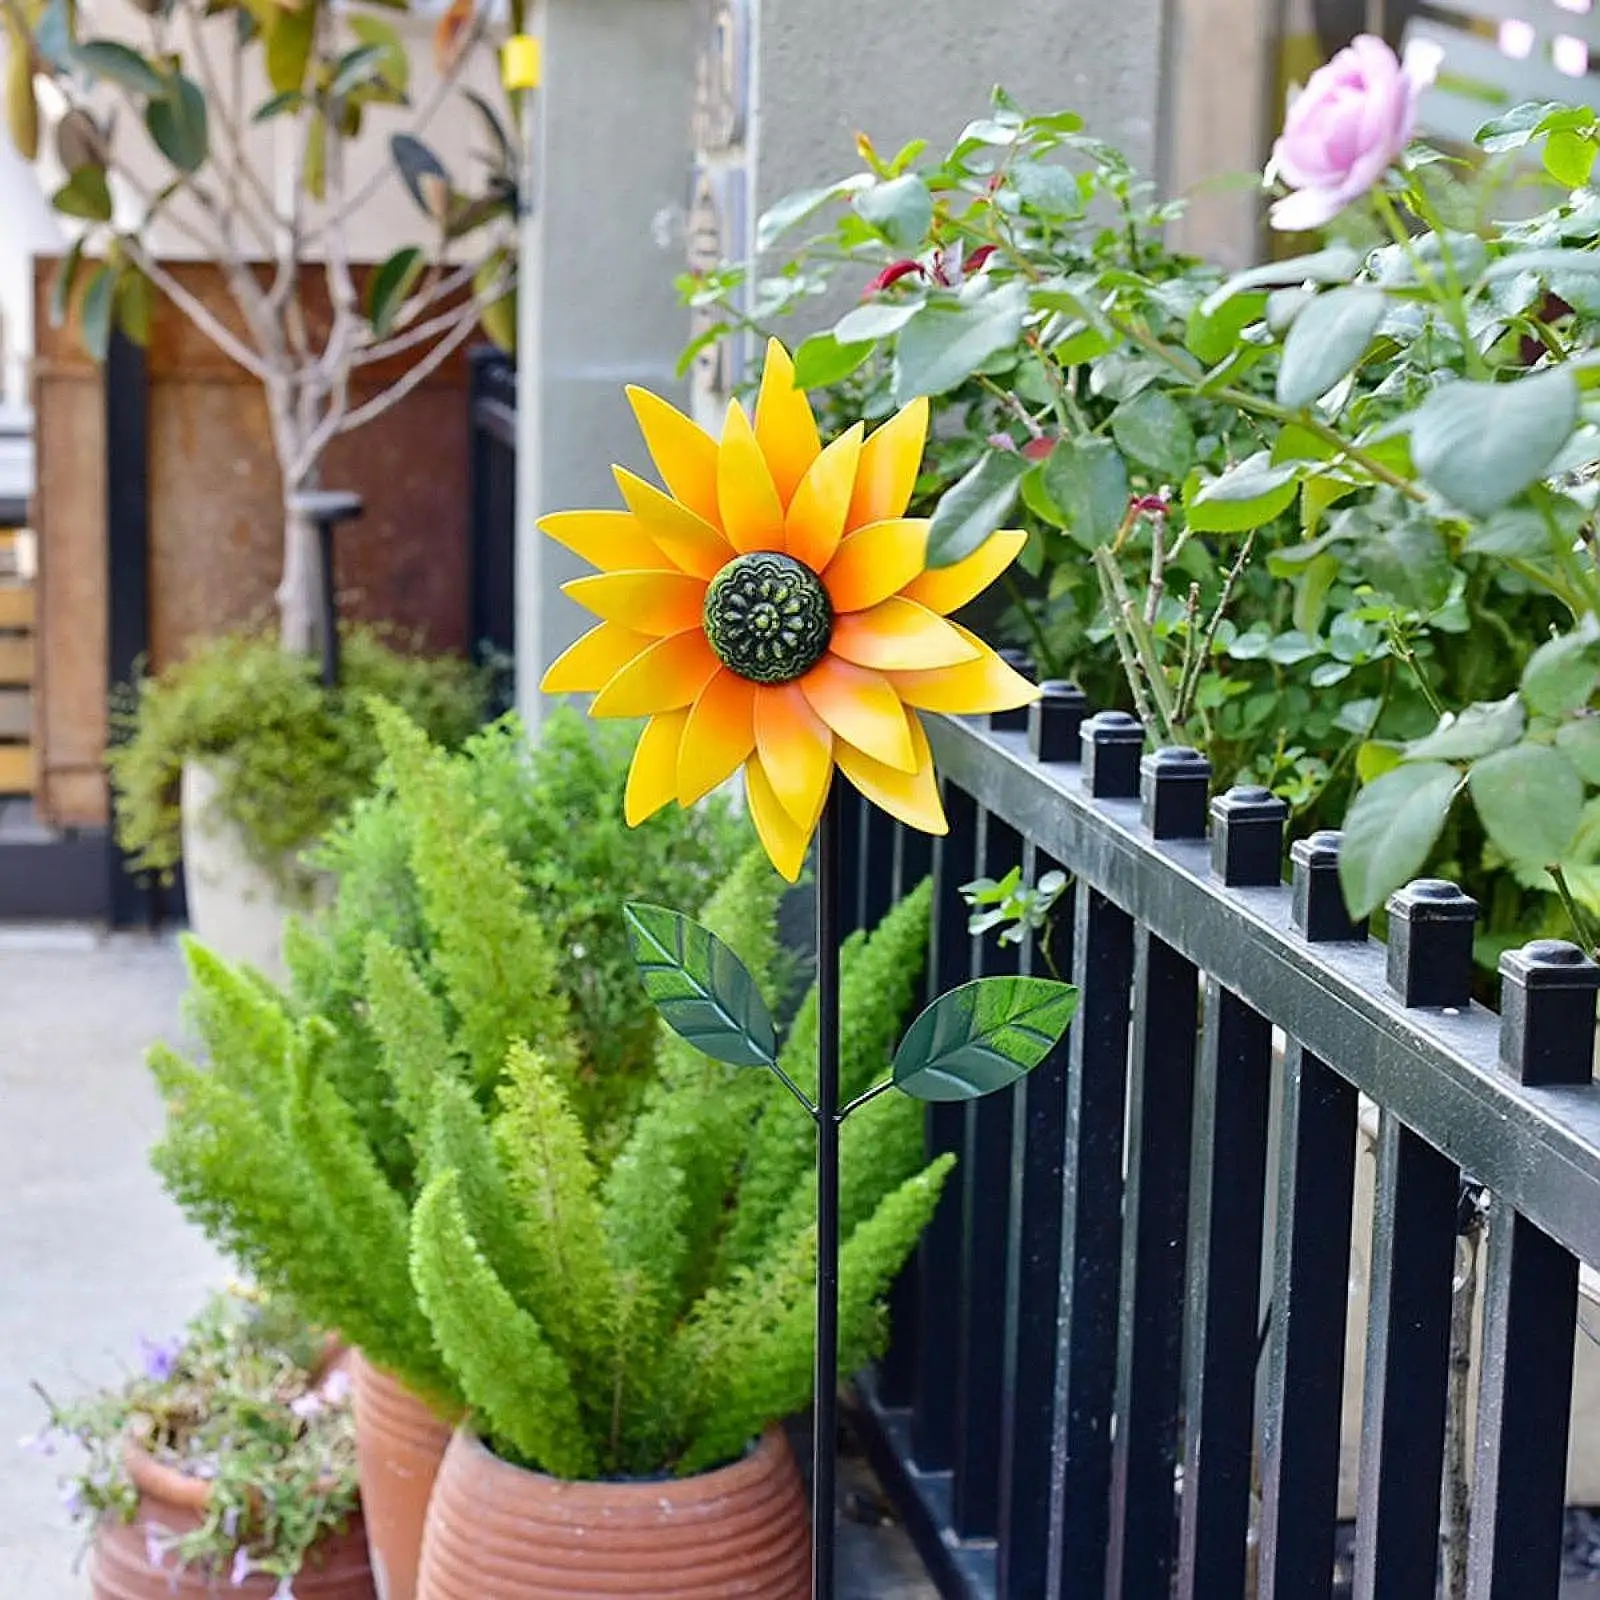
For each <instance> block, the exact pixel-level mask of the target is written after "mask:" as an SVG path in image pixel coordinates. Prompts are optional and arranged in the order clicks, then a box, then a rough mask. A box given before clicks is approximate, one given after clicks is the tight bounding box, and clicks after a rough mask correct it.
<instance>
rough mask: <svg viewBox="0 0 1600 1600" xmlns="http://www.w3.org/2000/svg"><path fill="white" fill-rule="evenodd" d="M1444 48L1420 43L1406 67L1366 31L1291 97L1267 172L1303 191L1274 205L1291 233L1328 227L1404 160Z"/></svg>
mask: <svg viewBox="0 0 1600 1600" xmlns="http://www.w3.org/2000/svg"><path fill="white" fill-rule="evenodd" d="M1438 64H1439V54H1438V47H1437V46H1434V45H1429V44H1422V43H1419V44H1417V45H1413V46H1412V47H1411V48H1410V49H1408V50H1407V51H1406V58H1405V60H1404V61H1403V62H1402V61H1400V60H1398V59H1397V58H1396V56H1395V53H1394V51H1393V50H1391V49H1390V48H1389V47H1388V45H1386V44H1385V43H1384V42H1383V40H1382V39H1375V38H1373V36H1372V35H1371V34H1368V33H1364V34H1362V35H1361V36H1360V37H1359V38H1358V39H1355V40H1353V41H1352V42H1351V43H1350V45H1348V46H1347V47H1346V48H1345V49H1343V50H1341V51H1340V52H1339V53H1338V55H1336V56H1335V57H1334V58H1333V60H1332V61H1330V62H1329V63H1328V64H1327V65H1326V66H1324V67H1318V68H1317V70H1316V71H1315V72H1313V73H1312V74H1311V81H1310V82H1309V83H1308V84H1307V85H1306V86H1305V88H1304V89H1302V90H1300V92H1299V93H1298V94H1296V95H1294V96H1292V97H1291V99H1290V101H1289V114H1288V116H1287V117H1286V118H1285V119H1284V124H1283V133H1282V134H1281V135H1280V136H1279V138H1278V141H1277V143H1276V144H1274V145H1273V147H1272V161H1271V164H1270V165H1269V166H1268V168H1267V171H1268V172H1269V174H1272V175H1273V176H1276V177H1279V178H1281V179H1282V180H1283V181H1284V182H1285V183H1286V184H1288V186H1289V187H1290V188H1291V189H1293V190H1294V191H1295V193H1293V194H1291V195H1287V196H1285V198H1283V199H1282V200H1279V201H1277V202H1276V203H1275V204H1274V205H1273V207H1272V226H1273V227H1275V228H1282V229H1283V230H1284V231H1285V232H1288V233H1299V232H1303V231H1304V230H1306V229H1310V228H1320V227H1321V226H1322V225H1323V224H1324V223H1325V222H1328V221H1330V220H1331V219H1332V218H1334V217H1336V216H1337V215H1338V214H1339V213H1340V212H1341V211H1342V210H1344V208H1345V207H1346V206H1347V205H1349V204H1350V202H1351V201H1352V200H1354V199H1356V198H1357V197H1358V196H1359V195H1363V194H1365V193H1366V192H1367V190H1369V189H1370V188H1371V187H1372V186H1373V184H1375V183H1376V182H1377V181H1378V179H1379V178H1381V177H1382V176H1383V174H1384V173H1385V172H1386V171H1387V170H1388V169H1389V168H1390V167H1391V166H1392V165H1393V164H1394V162H1395V161H1396V160H1398V159H1399V156H1400V154H1401V152H1402V151H1403V150H1404V149H1405V147H1406V145H1407V143H1408V142H1409V140H1410V138H1411V130H1412V128H1414V127H1415V126H1416V121H1417V102H1418V101H1419V100H1420V99H1421V98H1422V92H1423V90H1425V89H1426V88H1427V87H1428V86H1429V85H1430V84H1431V83H1432V82H1433V78H1434V73H1435V72H1436V71H1437V69H1438Z"/></svg>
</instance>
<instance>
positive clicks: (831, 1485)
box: [811, 778, 843, 1600]
mask: <svg viewBox="0 0 1600 1600" xmlns="http://www.w3.org/2000/svg"><path fill="white" fill-rule="evenodd" d="M839 866H840V862H839V790H838V779H837V778H836V779H835V780H834V788H833V792H832V793H831V794H830V795H829V796H828V799H827V801H826V802H825V803H824V805H823V808H822V822H821V825H820V827H819V829H818V832H817V1104H816V1109H815V1110H814V1111H813V1113H812V1115H813V1117H814V1118H815V1121H816V1125H817V1351H816V1359H817V1368H816V1371H817V1377H816V1395H815V1398H814V1400H813V1402H812V1435H811V1474H812V1477H811V1484H812V1488H811V1593H812V1600H833V1567H834V1543H835V1532H836V1527H837V1520H838V1510H837V1504H836V1496H837V1490H836V1481H837V1476H838V1449H839V1372H838V1368H839V1124H840V1122H841V1121H842V1120H843V1118H842V1117H841V1116H840V1114H839Z"/></svg>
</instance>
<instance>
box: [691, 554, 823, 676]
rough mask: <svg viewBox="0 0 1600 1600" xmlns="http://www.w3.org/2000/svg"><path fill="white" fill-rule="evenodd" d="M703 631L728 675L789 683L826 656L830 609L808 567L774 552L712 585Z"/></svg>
mask: <svg viewBox="0 0 1600 1600" xmlns="http://www.w3.org/2000/svg"><path fill="white" fill-rule="evenodd" d="M705 629H706V638H707V640H708V641H709V642H710V645H711V648H712V650H713V651H715V653H716V657H717V660H719V661H720V662H721V663H722V664H723V666H725V667H726V668H727V669H728V670H729V671H730V672H736V673H738V674H739V676H740V677H741V678H748V679H749V680H750V681H751V682H752V683H792V682H793V681H794V680H795V679H796V678H799V677H803V676H804V675H805V674H806V673H808V672H809V671H810V670H811V669H812V668H813V667H814V666H816V664H817V663H818V662H819V661H820V660H821V659H822V657H823V655H824V654H825V653H826V652H827V648H828V640H829V638H830V637H831V635H832V633H833V607H832V606H830V605H829V604H828V591H827V590H826V589H824V588H823V587H822V580H821V579H820V578H818V577H817V575H816V573H814V572H813V571H812V570H811V569H810V567H808V566H806V565H805V564H804V563H803V562H799V561H796V560H795V559H794V557H793V556H786V555H780V554H779V553H778V552H777V551H776V550H755V551H752V552H751V553H750V554H749V555H746V556H738V557H736V558H735V559H734V560H732V561H730V562H729V563H728V564H727V566H725V567H724V568H723V569H722V571H721V572H719V573H718V574H717V575H716V577H714V578H713V579H712V580H711V586H710V588H708V589H707V590H706V605H705Z"/></svg>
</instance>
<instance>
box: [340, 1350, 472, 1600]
mask: <svg viewBox="0 0 1600 1600" xmlns="http://www.w3.org/2000/svg"><path fill="white" fill-rule="evenodd" d="M349 1372H350V1377H351V1379H352V1389H351V1394H352V1397H353V1398H354V1400H355V1407H356V1471H357V1474H358V1475H359V1478H360V1481H361V1510H362V1515H363V1516H364V1517H365V1518H366V1524H367V1543H368V1545H369V1546H370V1548H371V1551H372V1572H373V1576H374V1577H375V1579H376V1580H377V1585H378V1596H379V1600H416V1593H417V1570H418V1567H419V1566H420V1564H421V1561H422V1524H423V1521H424V1519H425V1518H426V1517H427V1514H428V1500H429V1498H430V1497H431V1496H432V1494H433V1480H434V1479H435V1478H436V1477H438V1475H439V1463H440V1462H441V1461H443V1460H444V1453H445V1450H446V1449H447V1448H448V1446H449V1444H450V1431H451V1426H452V1424H451V1422H449V1421H446V1420H444V1419H443V1418H441V1417H440V1416H439V1415H438V1413H437V1412H435V1411H434V1410H433V1409H432V1408H431V1407H429V1406H428V1405H426V1404H425V1403H424V1402H423V1401H421V1400H419V1399H418V1398H417V1397H416V1396H415V1395H414V1394H412V1392H411V1391H410V1390H409V1389H408V1388H406V1387H405V1385H404V1384H402V1383H401V1382H400V1381H399V1380H398V1379H396V1378H392V1377H390V1376H389V1374H388V1373H387V1372H383V1371H380V1370H379V1369H378V1368H377V1367H375V1366H373V1365H372V1363H371V1362H370V1361H367V1360H366V1359H365V1358H364V1357H363V1356H362V1355H361V1352H360V1351H359V1350H358V1351H355V1352H353V1353H352V1354H351V1357H350V1362H349Z"/></svg>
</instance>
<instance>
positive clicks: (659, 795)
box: [622, 711, 689, 828]
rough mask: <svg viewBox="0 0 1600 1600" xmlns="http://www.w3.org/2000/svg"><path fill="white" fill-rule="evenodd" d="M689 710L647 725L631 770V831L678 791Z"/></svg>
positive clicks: (626, 804) (625, 808)
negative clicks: (679, 767) (685, 724)
mask: <svg viewBox="0 0 1600 1600" xmlns="http://www.w3.org/2000/svg"><path fill="white" fill-rule="evenodd" d="M688 720H689V713H688V712H687V711H664V712H663V713H662V714H661V715H660V716H658V717H651V719H650V720H649V721H648V722H647V723H646V724H645V725H644V732H643V733H642V734H640V735H639V743H638V745H637V746H636V748H635V749H634V752H633V763H632V765H631V766H630V767H629V768H628V788H627V792H626V793H625V794H624V796H623V800H622V814H623V816H624V817H625V818H626V819H627V822H628V826H629V827H630V828H637V827H638V826H639V824H640V823H641V822H643V821H644V820H645V818H646V817H653V816H654V815H655V814H656V812H658V811H659V810H660V809H661V808H662V807H663V806H664V805H667V804H668V803H669V802H670V801H671V800H672V799H673V797H674V796H675V795H676V794H677V792H678V746H679V745H680V744H681V743H682V741H683V725H684V723H686V722H687V721H688Z"/></svg>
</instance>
